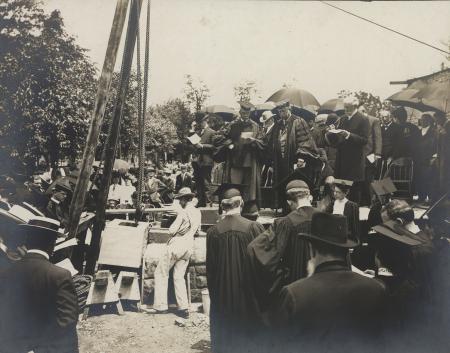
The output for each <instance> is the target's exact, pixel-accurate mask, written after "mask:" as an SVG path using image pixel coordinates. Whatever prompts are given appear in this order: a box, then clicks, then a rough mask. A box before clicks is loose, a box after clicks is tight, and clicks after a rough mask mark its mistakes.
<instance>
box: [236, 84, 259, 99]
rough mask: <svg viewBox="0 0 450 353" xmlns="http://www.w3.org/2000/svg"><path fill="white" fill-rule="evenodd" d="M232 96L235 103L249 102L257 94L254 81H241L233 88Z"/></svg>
mask: <svg viewBox="0 0 450 353" xmlns="http://www.w3.org/2000/svg"><path fill="white" fill-rule="evenodd" d="M233 90H234V96H235V97H236V100H237V101H242V102H250V101H251V100H252V98H253V96H254V95H256V93H257V92H258V90H257V89H256V82H255V81H249V80H247V81H243V82H240V83H238V84H237V85H236V86H234V87H233Z"/></svg>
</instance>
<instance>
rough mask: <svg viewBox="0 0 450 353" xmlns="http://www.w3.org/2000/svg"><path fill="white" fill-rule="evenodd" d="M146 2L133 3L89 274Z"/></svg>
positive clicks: (97, 249) (102, 224) (136, 0)
mask: <svg viewBox="0 0 450 353" xmlns="http://www.w3.org/2000/svg"><path fill="white" fill-rule="evenodd" d="M141 5H142V0H132V2H131V7H130V14H129V20H128V28H127V36H126V40H125V47H124V52H123V59H122V70H121V77H120V81H119V82H120V85H119V89H118V94H117V100H116V102H115V106H114V113H113V120H112V126H111V130H110V131H111V134H110V136H109V138H108V140H107V145H106V148H105V160H104V168H103V176H102V183H101V189H100V192H99V195H98V199H97V210H96V215H95V222H94V228H93V231H92V239H91V244H90V247H89V252H88V257H87V262H86V270H85V272H86V273H89V274H92V273H94V271H95V264H96V262H97V259H98V255H99V252H100V239H101V234H102V231H103V229H104V227H105V208H106V202H107V198H108V193H109V185H110V183H111V175H112V170H113V166H114V161H115V156H116V150H117V143H118V138H119V131H120V122H121V120H122V112H123V105H124V103H125V98H126V95H127V92H128V86H129V79H130V73H131V65H132V62H133V53H134V46H135V43H136V36H137V31H138V30H139V16H140V12H141Z"/></svg>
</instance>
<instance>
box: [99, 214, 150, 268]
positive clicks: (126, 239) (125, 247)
mask: <svg viewBox="0 0 450 353" xmlns="http://www.w3.org/2000/svg"><path fill="white" fill-rule="evenodd" d="M134 225H135V223H134V222H131V221H126V220H123V219H114V220H112V221H111V222H109V223H107V224H106V227H105V230H104V231H103V234H102V241H101V245H100V255H99V259H98V263H99V264H101V265H110V266H121V267H130V268H139V267H140V266H141V262H142V254H143V253H144V246H145V244H147V234H148V223H146V222H139V223H138V225H137V227H135V226H134Z"/></svg>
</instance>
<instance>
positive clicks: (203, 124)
mask: <svg viewBox="0 0 450 353" xmlns="http://www.w3.org/2000/svg"><path fill="white" fill-rule="evenodd" d="M198 134H199V136H200V142H199V143H198V144H196V145H195V148H196V152H197V156H198V159H197V162H196V164H197V172H196V174H195V179H196V180H195V185H196V187H197V197H198V206H200V207H204V206H206V203H207V202H210V201H211V200H210V199H211V195H210V194H209V186H210V184H211V172H212V168H213V166H214V160H213V152H214V145H213V143H214V136H215V135H216V132H215V131H214V130H213V129H211V128H210V127H209V125H208V115H205V116H204V117H202V118H201V121H200V129H199V132H198Z"/></svg>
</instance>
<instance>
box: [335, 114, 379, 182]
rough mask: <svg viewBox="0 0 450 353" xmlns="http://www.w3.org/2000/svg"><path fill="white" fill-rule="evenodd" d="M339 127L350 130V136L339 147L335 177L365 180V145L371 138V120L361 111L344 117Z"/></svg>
mask: <svg viewBox="0 0 450 353" xmlns="http://www.w3.org/2000/svg"><path fill="white" fill-rule="evenodd" d="M339 129H344V130H347V131H348V132H350V137H349V138H348V139H346V140H344V141H343V142H341V143H340V144H339V146H338V148H337V155H336V165H335V173H334V174H335V177H337V178H339V179H345V180H352V181H363V180H364V178H365V167H366V163H365V155H364V146H365V145H366V144H367V141H368V138H369V129H370V126H369V120H368V119H367V118H366V117H365V116H364V115H362V114H361V113H359V112H356V113H355V115H353V116H352V118H350V119H349V118H348V117H343V118H342V119H341V122H340V125H339Z"/></svg>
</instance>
